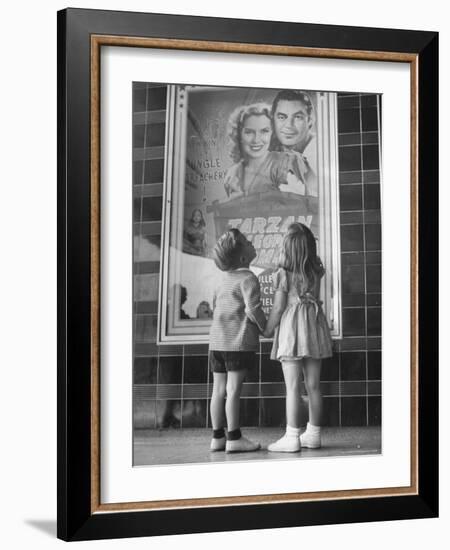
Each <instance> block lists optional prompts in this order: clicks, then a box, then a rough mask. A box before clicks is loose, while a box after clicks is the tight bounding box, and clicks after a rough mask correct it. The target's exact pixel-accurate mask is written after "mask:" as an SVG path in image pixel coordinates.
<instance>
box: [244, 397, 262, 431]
mask: <svg viewBox="0 0 450 550" xmlns="http://www.w3.org/2000/svg"><path fill="white" fill-rule="evenodd" d="M259 402H260V400H259V399H245V398H244V399H241V401H240V421H241V426H243V427H245V426H248V427H249V426H259Z"/></svg>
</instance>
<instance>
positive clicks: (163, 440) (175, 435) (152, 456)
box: [133, 426, 381, 466]
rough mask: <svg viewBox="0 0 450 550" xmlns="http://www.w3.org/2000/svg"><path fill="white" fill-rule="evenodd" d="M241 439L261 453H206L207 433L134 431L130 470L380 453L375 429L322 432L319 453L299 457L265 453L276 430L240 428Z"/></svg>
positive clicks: (311, 451) (279, 433)
mask: <svg viewBox="0 0 450 550" xmlns="http://www.w3.org/2000/svg"><path fill="white" fill-rule="evenodd" d="M242 433H243V435H245V436H246V437H248V438H249V439H251V440H253V441H258V442H259V443H260V444H261V447H262V449H261V450H259V451H257V452H253V453H225V452H215V453H211V452H210V451H209V444H210V441H211V430H209V429H192V428H183V429H182V430H179V429H178V430H177V429H167V430H135V433H134V461H133V464H134V466H149V465H157V464H189V463H197V464H198V463H208V462H243V461H255V460H280V459H289V460H292V459H293V458H298V459H305V458H320V457H329V456H349V455H373V454H380V453H381V428H380V427H379V426H371V427H356V428H324V429H323V430H322V447H321V448H320V449H302V451H301V452H300V453H269V452H268V451H267V445H268V444H269V443H272V442H273V441H275V440H276V439H278V438H279V437H281V436H282V435H283V430H282V429H280V428H243V429H242Z"/></svg>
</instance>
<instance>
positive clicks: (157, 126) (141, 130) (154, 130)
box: [133, 122, 166, 148]
mask: <svg viewBox="0 0 450 550" xmlns="http://www.w3.org/2000/svg"><path fill="white" fill-rule="evenodd" d="M165 135H166V125H165V123H161V122H155V123H153V124H139V125H135V126H133V147H134V148H141V147H158V146H163V145H164V141H165Z"/></svg>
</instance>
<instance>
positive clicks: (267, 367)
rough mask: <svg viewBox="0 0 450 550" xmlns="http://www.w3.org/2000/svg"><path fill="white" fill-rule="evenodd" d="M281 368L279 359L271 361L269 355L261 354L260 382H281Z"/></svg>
mask: <svg viewBox="0 0 450 550" xmlns="http://www.w3.org/2000/svg"><path fill="white" fill-rule="evenodd" d="M283 380H284V378H283V369H282V368H281V363H280V362H279V361H271V360H270V355H267V354H263V355H261V382H283Z"/></svg>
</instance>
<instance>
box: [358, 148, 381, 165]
mask: <svg viewBox="0 0 450 550" xmlns="http://www.w3.org/2000/svg"><path fill="white" fill-rule="evenodd" d="M362 155H363V168H364V170H377V169H378V168H379V167H380V156H379V151H378V145H363V148H362Z"/></svg>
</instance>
